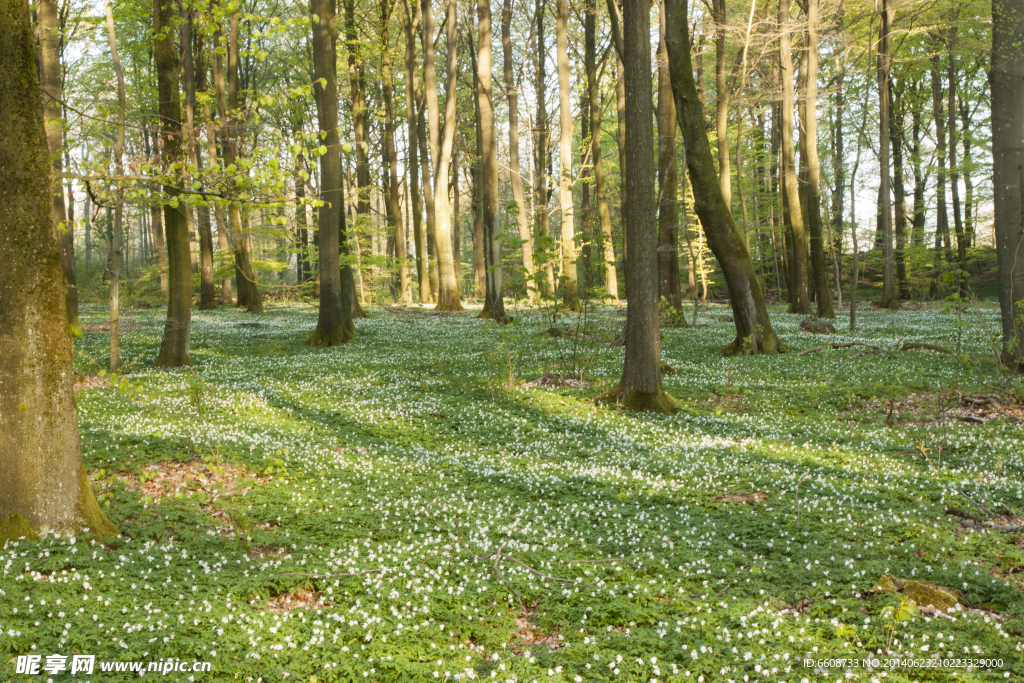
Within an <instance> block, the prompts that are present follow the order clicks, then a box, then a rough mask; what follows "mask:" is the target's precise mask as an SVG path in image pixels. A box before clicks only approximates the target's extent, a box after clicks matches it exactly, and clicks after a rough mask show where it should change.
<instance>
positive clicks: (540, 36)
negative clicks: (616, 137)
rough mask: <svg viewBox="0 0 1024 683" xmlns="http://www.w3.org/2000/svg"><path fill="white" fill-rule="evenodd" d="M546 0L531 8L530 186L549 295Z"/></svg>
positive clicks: (551, 270)
mask: <svg viewBox="0 0 1024 683" xmlns="http://www.w3.org/2000/svg"><path fill="white" fill-rule="evenodd" d="M545 4H546V0H536V5H535V7H534V19H535V21H536V23H537V49H536V50H535V56H536V59H537V62H536V65H535V67H536V68H535V69H534V81H533V87H534V92H535V93H536V97H537V120H536V122H535V126H536V131H537V133H536V136H535V139H534V143H533V150H534V159H533V163H534V175H533V187H534V195H535V197H536V199H535V200H534V206H535V207H536V212H537V215H536V218H535V220H536V221H537V229H536V235H537V252H538V253H539V254H540V256H541V261H542V262H543V264H544V277H543V278H542V279H541V282H540V286H541V295H542V296H544V297H548V296H552V295H553V294H554V291H555V269H554V264H553V263H552V258H551V246H552V245H551V226H550V216H549V212H548V202H549V200H550V199H551V193H550V191H549V188H548V134H549V131H548V110H547V81H546V80H545V79H546V78H547V69H546V67H545V56H546V55H547V49H548V48H547V42H546V41H545V38H544V13H545Z"/></svg>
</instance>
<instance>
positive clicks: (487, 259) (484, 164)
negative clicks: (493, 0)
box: [439, 0, 505, 321]
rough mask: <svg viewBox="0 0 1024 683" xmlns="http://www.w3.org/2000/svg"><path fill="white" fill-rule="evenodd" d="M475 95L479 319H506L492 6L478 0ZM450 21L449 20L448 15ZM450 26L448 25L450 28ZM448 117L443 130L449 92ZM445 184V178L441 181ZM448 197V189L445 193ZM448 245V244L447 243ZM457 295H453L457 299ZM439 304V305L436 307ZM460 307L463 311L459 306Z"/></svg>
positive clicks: (451, 94)
mask: <svg viewBox="0 0 1024 683" xmlns="http://www.w3.org/2000/svg"><path fill="white" fill-rule="evenodd" d="M476 8H477V30H478V32H479V33H478V37H477V55H478V56H477V92H476V99H477V103H478V106H479V107H480V122H479V126H480V143H481V152H482V153H481V155H480V188H481V193H480V195H481V196H480V198H481V201H482V203H483V206H482V207H481V208H482V210H483V230H484V234H483V246H484V263H485V265H486V267H487V288H486V290H485V294H486V296H485V298H484V308H483V310H482V311H481V313H480V317H482V318H494V319H495V320H499V321H500V320H503V319H504V318H505V303H504V301H503V300H502V291H501V242H500V240H499V238H498V232H497V225H496V221H495V214H496V213H497V210H498V147H497V143H496V140H495V137H497V136H496V135H495V128H494V106H493V101H492V99H491V5H490V0H477V5H476ZM448 11H449V12H450V13H452V14H454V12H455V0H451V2H450V4H449V7H448ZM449 21H450V22H451V17H450V16H449ZM453 25H454V24H453V23H449V26H453ZM448 37H449V42H448V46H449V47H448V51H449V52H448V57H449V63H450V64H451V63H452V62H453V60H452V53H453V51H454V48H453V47H452V42H453V38H454V29H453V28H450V29H449V32H448ZM448 77H449V79H450V80H451V81H454V80H455V72H454V70H451V69H449V73H448ZM448 97H449V98H450V99H449V112H450V113H449V114H447V115H446V116H445V130H447V128H448V121H449V120H454V118H455V106H454V102H453V101H452V100H454V98H455V93H454V90H452V91H449V95H448ZM453 127H454V126H453ZM444 182H445V183H447V175H446V176H445V178H444ZM445 194H446V195H447V190H446V191H445ZM449 244H450V242H449ZM457 296H458V295H457V294H456V297H457ZM439 305H440V304H439ZM459 308H462V307H461V306H459Z"/></svg>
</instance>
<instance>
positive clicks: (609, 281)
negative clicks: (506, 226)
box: [584, 0, 619, 302]
mask: <svg viewBox="0 0 1024 683" xmlns="http://www.w3.org/2000/svg"><path fill="white" fill-rule="evenodd" d="M585 11H586V15H585V17H584V42H585V46H584V64H585V67H586V72H587V101H588V105H589V108H590V158H591V160H592V163H593V165H594V193H595V195H596V196H595V199H596V200H597V217H598V221H599V223H600V226H599V229H600V231H601V232H600V235H599V240H600V249H601V257H602V260H603V262H604V298H605V299H606V300H610V301H613V302H614V301H618V299H619V279H618V275H617V274H616V272H615V244H614V242H613V241H612V217H611V212H610V211H609V210H608V190H607V184H608V183H607V181H606V180H605V176H604V160H603V159H602V158H601V110H602V108H603V107H602V102H601V86H600V83H598V73H597V6H596V0H586V3H585ZM595 237H598V236H595Z"/></svg>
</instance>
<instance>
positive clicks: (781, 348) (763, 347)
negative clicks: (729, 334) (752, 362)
mask: <svg viewBox="0 0 1024 683" xmlns="http://www.w3.org/2000/svg"><path fill="white" fill-rule="evenodd" d="M789 351H790V348H789V346H788V345H786V344H784V343H783V342H782V340H781V339H779V337H778V335H776V334H775V333H772V334H770V335H768V336H766V337H763V338H760V339H756V338H745V337H736V339H734V340H733V342H732V343H731V344H729V345H728V346H726V347H725V348H724V349H722V355H723V356H737V355H742V356H756V355H758V354H765V355H773V354H776V353H788V352H789Z"/></svg>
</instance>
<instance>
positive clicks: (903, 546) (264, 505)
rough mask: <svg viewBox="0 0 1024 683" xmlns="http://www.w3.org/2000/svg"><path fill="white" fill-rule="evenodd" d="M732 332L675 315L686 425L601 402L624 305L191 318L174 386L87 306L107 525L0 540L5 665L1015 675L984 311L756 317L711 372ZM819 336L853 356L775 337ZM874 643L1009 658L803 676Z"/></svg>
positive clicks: (336, 676)
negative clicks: (91, 534)
mask: <svg viewBox="0 0 1024 683" xmlns="http://www.w3.org/2000/svg"><path fill="white" fill-rule="evenodd" d="M727 314H728V310H727V309H726V308H723V307H716V306H711V307H710V308H708V309H707V310H704V311H701V312H699V313H698V315H697V325H696V326H694V327H666V328H665V329H664V330H663V342H662V344H663V347H662V350H663V359H664V361H665V363H667V365H668V366H669V367H670V368H671V370H673V371H674V373H673V374H666V375H665V388H666V390H667V391H669V393H671V394H673V395H674V396H675V397H676V398H677V399H678V400H679V403H680V407H681V409H682V410H681V411H680V412H679V413H678V414H676V415H673V416H648V415H636V414H631V413H627V412H624V411H618V410H612V409H609V408H606V407H598V406H595V405H594V404H593V403H592V402H591V401H590V399H592V398H593V397H594V396H595V395H597V394H598V393H599V392H600V391H602V390H606V389H608V388H610V387H611V386H613V385H614V383H615V382H616V381H617V378H618V375H619V373H620V372H621V362H622V353H623V351H622V349H621V348H617V349H613V348H608V342H609V341H611V340H612V339H613V337H614V336H615V335H616V333H617V332H618V331H620V330H621V328H622V325H623V321H624V317H623V315H622V311H621V310H620V309H617V308H606V309H601V310H599V311H597V312H591V313H588V317H587V319H586V320H585V321H582V320H580V319H578V318H575V317H566V318H561V319H558V320H554V321H553V320H552V319H551V317H550V316H547V315H543V314H540V313H531V312H528V311H515V312H513V315H514V316H515V322H513V323H512V324H510V325H504V326H496V325H494V323H493V322H485V321H479V320H477V319H475V317H474V316H473V313H472V311H471V312H470V313H468V314H466V315H447V314H446V315H436V314H432V313H431V312H429V311H427V310H423V309H417V308H406V309H376V310H373V311H371V317H370V318H369V319H367V320H361V321H358V323H357V324H358V329H359V336H358V338H357V340H356V341H355V342H354V343H352V344H349V345H346V346H343V347H337V348H331V349H327V350H313V349H308V348H306V347H305V346H303V344H302V341H303V340H304V339H305V336H306V335H307V334H308V331H309V330H310V329H312V327H313V326H314V324H315V309H314V308H312V307H309V306H305V305H297V304H296V305H289V306H278V307H271V308H270V309H269V310H268V312H267V313H266V314H264V315H262V316H259V317H252V316H249V315H247V314H244V313H241V312H236V311H213V312H195V313H194V320H193V337H192V340H193V341H192V359H193V361H194V362H195V363H196V367H195V368H193V369H190V370H180V371H173V372H158V371H156V370H155V369H153V367H152V361H153V357H154V355H155V352H156V350H157V348H158V346H159V338H160V334H161V331H162V328H163V319H162V311H161V310H159V309H138V310H133V311H131V312H128V313H127V314H126V315H125V316H124V317H123V318H122V320H126V321H127V322H129V323H130V325H125V326H124V327H125V328H126V331H125V333H124V335H123V337H122V341H121V353H122V359H124V360H123V362H124V365H125V367H124V374H123V375H120V376H115V377H109V376H106V375H100V372H99V371H100V368H101V367H103V366H104V364H105V362H106V350H105V349H106V344H107V342H108V338H107V337H106V336H105V335H104V329H103V328H102V326H101V323H102V318H103V311H102V309H100V308H98V307H85V309H84V310H83V316H82V317H83V322H85V323H86V335H85V336H84V337H83V338H82V339H80V340H78V341H77V342H76V368H77V370H78V372H79V373H80V377H79V378H78V380H79V382H78V385H79V390H78V405H79V418H80V423H81V428H82V438H83V450H84V453H85V460H86V464H87V467H88V468H89V470H90V475H91V476H92V478H93V481H94V486H95V488H96V492H97V494H98V497H99V499H100V501H101V504H102V505H103V506H104V509H105V511H106V512H107V514H108V515H109V517H110V518H111V520H112V521H113V522H114V523H115V524H116V525H117V526H118V528H119V530H120V531H121V533H122V535H121V537H120V538H115V539H111V540H109V541H108V542H107V543H106V544H102V545H101V544H97V543H94V542H91V541H87V540H82V539H43V540H40V541H32V542H21V543H19V544H16V545H9V546H8V547H7V548H6V549H4V550H3V553H2V555H0V564H2V566H3V573H2V574H0V598H2V599H0V625H2V628H3V635H2V636H0V661H2V662H3V667H4V668H3V669H2V671H3V678H4V679H5V680H22V679H24V680H32V679H31V678H30V677H18V676H17V675H16V674H15V673H14V656H15V655H17V654H26V653H30V652H33V653H38V654H41V655H43V656H44V659H45V655H49V654H53V653H63V654H66V655H70V654H72V653H86V654H94V655H96V656H97V659H101V660H104V659H105V660H149V661H154V660H160V659H164V658H174V657H176V658H179V659H188V660H192V659H198V660H208V661H210V662H212V671H211V672H210V673H205V674H196V675H195V676H194V679H195V680H242V681H259V680H262V681H281V680H299V681H316V682H320V681H355V680H360V681H362V680H379V681H425V680H439V681H444V680H448V681H452V680H465V679H476V678H481V679H494V680H498V681H534V680H536V681H551V682H552V683H555V682H561V681H574V682H576V681H644V682H645V683H646V682H649V681H652V680H656V681H689V680H697V681H699V680H703V681H757V680H761V681H801V680H803V679H808V680H814V681H817V680H839V679H842V680H849V679H852V680H865V681H867V680H890V681H906V680H915V681H916V680H965V681H982V680H992V679H993V678H998V679H1000V680H1003V679H1011V680H1024V664H1022V661H1024V646H1022V645H1021V642H1022V637H1024V600H1022V597H1024V593H1022V589H1024V585H1022V581H1021V579H1022V576H1024V535H1022V533H1021V530H1020V529H1016V528H1015V525H1020V524H1024V521H1020V520H1019V519H1017V518H1019V516H1020V514H1021V513H1024V424H1022V421H1021V409H1020V401H1021V398H1022V387H1021V384H1020V382H1019V381H1017V382H1016V383H1013V382H1008V381H1007V380H1005V379H1003V378H1000V376H999V374H998V373H997V372H996V370H995V368H994V367H993V365H992V362H991V353H990V351H989V345H988V340H987V338H986V332H985V329H986V327H985V325H983V324H981V321H980V320H977V319H975V318H974V317H973V314H969V313H968V314H961V315H959V316H957V315H955V314H954V315H942V314H941V312H940V311H936V310H900V311H894V312H875V311H870V310H864V311H862V312H861V313H860V314H859V315H858V331H857V332H856V333H849V332H847V331H845V329H846V325H845V322H839V323H837V325H836V326H837V327H838V328H839V330H840V331H839V333H837V334H834V335H817V334H805V333H801V332H800V331H799V323H800V322H801V318H800V317H798V316H790V315H786V314H784V313H782V312H781V311H780V310H778V309H776V310H775V311H774V313H773V322H774V323H775V324H776V329H777V331H778V332H779V333H780V335H781V336H783V337H784V339H785V341H786V342H787V343H789V344H790V345H791V346H792V347H793V349H794V353H790V354H786V355H780V356H770V357H751V358H745V357H730V358H726V357H722V356H720V355H719V354H718V353H717V351H718V350H719V349H720V348H721V347H723V346H724V345H725V344H726V343H728V342H729V341H731V338H732V336H733V326H732V325H731V323H729V322H728V321H727V320H725V318H726V317H727ZM978 315H980V316H981V317H982V318H983V319H984V320H985V321H986V324H987V327H988V329H990V330H995V329H997V327H998V324H997V321H996V315H997V312H995V311H990V310H983V311H981V312H980V313H979V314H978ZM687 318H689V315H688V316H687ZM577 328H581V330H582V331H583V332H585V336H580V337H577V335H576V333H575V330H576V329H577ZM552 329H556V330H560V331H559V332H557V333H555V334H553V333H552V332H551V330H552ZM830 341H831V342H835V343H850V342H861V343H863V344H868V345H870V346H858V347H850V348H839V349H834V350H823V351H818V352H814V353H808V354H805V355H797V353H796V352H798V351H801V350H810V349H814V348H819V347H821V346H822V345H824V344H826V343H828V342H830ZM906 342H923V343H931V344H939V345H941V346H943V347H945V348H947V349H948V350H950V351H952V352H953V353H951V354H945V353H935V352H932V351H927V350H911V351H901V350H898V349H900V348H903V346H904V345H905V343H906ZM872 347H876V348H877V349H881V352H879V351H878V350H876V348H872ZM580 369H585V370H586V374H585V376H583V378H582V379H583V380H585V382H586V383H585V384H583V385H582V386H561V384H562V383H561V382H557V381H546V382H540V383H535V385H533V386H524V384H526V383H527V382H530V381H531V380H536V379H538V378H542V377H544V376H545V375H546V374H548V373H553V374H560V375H563V376H569V377H571V378H576V379H579V374H578V371H579V370H580ZM667 372H668V370H666V373H667ZM985 396H994V397H996V398H997V399H998V400H996V401H995V404H996V405H993V404H992V402H991V401H987V400H986V399H980V398H978V397H985ZM986 401H987V402H986ZM754 494H760V495H754ZM742 501H749V502H742ZM981 508H984V510H982V509H981ZM992 524H996V525H998V526H997V527H993V526H992ZM886 577H889V578H888V579H887V578H886ZM905 581H923V582H929V583H934V584H937V585H939V586H943V587H945V588H947V589H950V590H951V591H956V593H953V595H955V596H956V600H955V602H961V600H960V598H962V602H961V607H959V608H958V607H950V606H948V605H946V604H938V603H939V602H940V600H939V598H935V600H934V601H933V602H934V603H935V604H932V605H931V607H929V605H926V604H917V603H921V602H923V600H924V599H925V598H921V597H920V593H914V592H913V591H910V590H909V588H907V587H906V586H907V585H906V584H904V582H905ZM901 586H903V588H900V587H901ZM876 587H877V588H879V590H873V589H875V588H876ZM893 590H901V591H902V592H890V591H893ZM927 595H931V594H930V593H929V594H927ZM913 596H917V597H916V598H913ZM912 599H914V600H916V602H910V600H912ZM888 652H897V653H906V654H907V655H908V656H913V657H916V658H920V659H930V658H932V657H934V656H935V655H938V656H939V657H940V658H960V659H983V660H993V659H994V660H997V661H1000V660H1001V663H1000V664H999V665H998V666H984V665H983V666H981V667H978V666H974V667H973V668H972V669H971V670H970V671H968V670H967V669H965V668H961V669H957V670H955V671H954V670H952V669H935V668H920V667H918V668H897V669H895V670H888V671H886V672H885V673H884V674H883V672H881V671H879V670H878V669H877V668H876V669H874V670H872V671H869V670H867V669H866V668H863V667H856V668H851V667H848V666H839V667H834V666H832V667H828V668H827V669H826V668H823V666H821V665H819V664H818V660H836V659H839V658H847V657H854V656H856V657H863V656H864V654H866V653H874V654H876V656H878V657H879V658H880V659H884V655H885V653H888ZM806 658H810V659H812V660H815V663H814V665H812V666H810V667H807V666H805V665H804V660H805V659H806ZM987 668H991V669H992V672H988V671H985V669H987ZM114 676H116V675H115V674H97V675H95V676H94V677H93V680H96V681H103V680H116V678H114ZM53 678H54V680H64V679H62V678H61V675H57V676H55V677H53ZM65 678H66V679H67V680H77V679H76V678H72V677H70V676H65ZM185 678H187V677H185ZM185 678H183V680H184V679H185ZM126 680H127V679H126ZM189 680H191V679H189Z"/></svg>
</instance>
